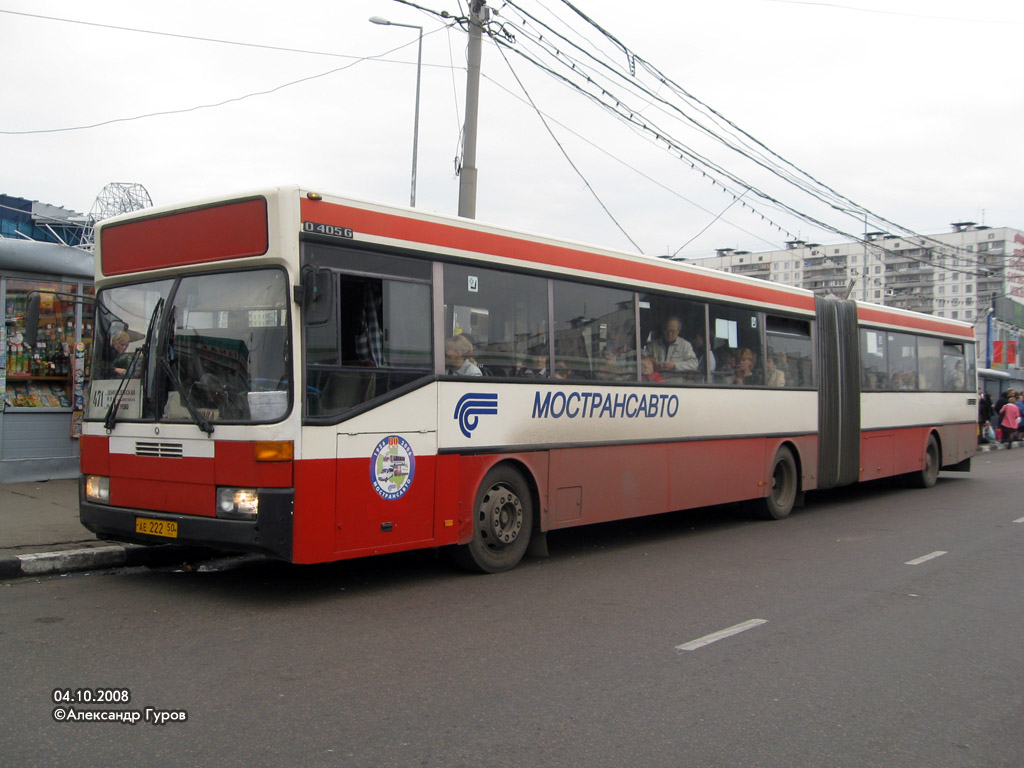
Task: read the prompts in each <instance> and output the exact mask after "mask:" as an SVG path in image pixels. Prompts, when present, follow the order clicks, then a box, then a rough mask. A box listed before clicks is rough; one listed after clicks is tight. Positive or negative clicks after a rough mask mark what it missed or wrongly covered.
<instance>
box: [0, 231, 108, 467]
mask: <svg viewBox="0 0 1024 768" xmlns="http://www.w3.org/2000/svg"><path fill="white" fill-rule="evenodd" d="M92 282H93V255H92V254H91V253H89V252H88V251H85V250H82V249H80V248H71V247H68V246H63V245H55V244H52V243H39V242H31V241H17V240H10V239H5V240H0V306H2V307H3V309H4V322H3V325H2V326H0V401H2V407H0V483H9V482H24V481H31V480H50V479H56V478H70V477H75V476H76V475H77V474H78V471H79V467H78V437H79V434H80V431H81V416H82V413H83V410H84V399H83V398H84V393H85V383H86V375H87V374H88V371H89V356H90V354H91V351H92V333H93V331H92V329H93V307H92V303H91V302H90V301H83V300H82V299H83V297H92V296H93V293H94V291H93V287H92ZM35 292H38V293H39V296H40V317H39V328H38V335H37V338H36V342H35V344H34V345H32V346H31V347H30V346H29V344H28V343H27V340H26V338H25V311H26V309H27V307H28V302H29V298H30V296H31V295H32V294H33V293H35Z"/></svg>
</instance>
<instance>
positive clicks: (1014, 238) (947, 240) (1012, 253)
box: [696, 222, 1024, 379]
mask: <svg viewBox="0 0 1024 768" xmlns="http://www.w3.org/2000/svg"><path fill="white" fill-rule="evenodd" d="M696 263H699V264H701V265H703V266H706V267H711V268H713V269H721V270H724V271H726V272H733V273H737V274H744V275H748V276H750V277H757V278H761V279H763V280H771V281H773V282H778V283H785V284H786V285H794V286H798V287H801V288H806V289H807V290H810V291H813V292H815V293H817V294H825V293H835V294H838V295H844V294H846V293H847V292H849V297H850V298H852V299H856V300H858V301H869V302H873V303H876V304H884V305H886V306H891V307H900V308H902V309H909V310H913V311H915V312H926V313H928V314H933V315H936V316H938V317H946V318H951V319H954V320H963V321H966V322H971V323H974V324H975V329H976V333H977V338H978V362H979V365H981V366H982V367H989V368H997V369H1002V370H1007V371H1009V372H1012V373H1013V374H1014V375H1013V378H1015V379H1017V378H1022V379H1024V372H1022V371H1021V368H1022V364H1024V354H1022V353H1020V352H1018V351H1019V350H1024V327H1022V326H1024V322H1022V319H1024V231H1022V230H1019V229H1013V228H1010V227H988V226H983V225H980V224H976V223H974V222H956V223H954V224H952V229H951V231H950V232H945V233H941V234H935V235H915V236H912V237H903V236H897V235H891V234H887V233H883V232H870V233H868V234H867V235H866V237H865V238H864V240H863V242H847V243H837V244H830V245H822V244H819V243H809V242H804V241H800V240H794V241H791V242H788V243H786V248H785V249H784V250H777V251H764V252H759V253H754V252H749V251H738V250H733V249H731V248H723V249H721V250H719V251H718V253H717V255H716V256H713V257H709V258H706V259H701V260H699V261H698V262H696ZM990 339H991V343H990ZM996 342H999V343H996ZM1011 349H1013V350H1015V352H1014V353H1013V354H1012V355H1011V354H1010V352H1009V350H1011Z"/></svg>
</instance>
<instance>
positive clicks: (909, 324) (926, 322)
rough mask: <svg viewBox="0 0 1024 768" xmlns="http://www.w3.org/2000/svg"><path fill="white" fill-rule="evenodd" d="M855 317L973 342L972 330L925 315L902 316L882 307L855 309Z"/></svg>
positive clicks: (869, 321)
mask: <svg viewBox="0 0 1024 768" xmlns="http://www.w3.org/2000/svg"><path fill="white" fill-rule="evenodd" d="M857 317H858V319H859V320H860V321H861V322H864V323H884V324H886V325H897V326H900V327H901V328H914V329H916V330H919V331H931V332H932V333H942V334H946V335H949V336H959V337H961V338H963V339H967V340H973V339H974V330H973V328H964V327H963V326H961V325H955V324H953V323H946V322H943V321H942V320H941V319H938V318H935V317H930V316H927V315H904V314H900V313H897V312H887V311H886V310H885V309H884V308H882V307H865V306H863V305H859V306H858V307H857Z"/></svg>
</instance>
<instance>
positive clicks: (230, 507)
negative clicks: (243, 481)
mask: <svg viewBox="0 0 1024 768" xmlns="http://www.w3.org/2000/svg"><path fill="white" fill-rule="evenodd" d="M259 508H260V495H259V492H258V491H257V490H256V489H255V488H218V489H217V517H220V518H224V519H225V520H255V519H256V514H257V513H258V512H259Z"/></svg>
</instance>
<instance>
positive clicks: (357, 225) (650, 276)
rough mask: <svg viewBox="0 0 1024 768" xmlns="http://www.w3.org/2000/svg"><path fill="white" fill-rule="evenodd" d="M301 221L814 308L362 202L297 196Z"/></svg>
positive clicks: (767, 292)
mask: <svg viewBox="0 0 1024 768" xmlns="http://www.w3.org/2000/svg"><path fill="white" fill-rule="evenodd" d="M301 213H302V219H303V221H315V222H317V223H320V224H331V225H334V226H338V227H343V228H346V229H351V230H353V231H354V232H358V233H360V234H365V235H372V236H375V237H386V238H390V239H393V240H402V241H405V242H408V243H411V244H414V245H426V246H431V245H433V246H438V247H442V248H452V249H456V250H461V251H468V252H471V253H478V254H482V255H490V256H501V257H505V258H510V259H518V260H520V261H525V262H529V263H532V264H541V265H545V266H551V267H556V268H561V269H573V270H579V271H582V272H590V273H593V274H598V275H605V276H608V277H614V278H619V279H623V278H625V279H628V280H638V281H647V282H652V283H660V284H662V285H671V286H676V287H679V288H686V289H688V290H692V291H700V292H704V293H718V294H723V295H726V296H729V297H732V298H735V299H743V300H746V301H756V302H761V303H766V304H776V305H779V306H786V307H792V308H794V309H802V310H807V311H814V297H813V296H809V295H800V294H795V293H790V292H787V291H779V290H776V289H773V288H772V287H771V285H770V284H769V283H767V282H766V283H765V284H764V286H760V285H751V284H748V283H744V282H740V281H733V280H728V279H726V278H721V277H715V276H714V275H704V274H700V273H696V272H690V271H682V270H677V269H670V268H668V267H666V266H662V265H659V264H657V263H653V262H652V263H650V264H645V263H643V262H640V261H637V260H634V259H630V258H624V257H621V256H609V255H605V254H601V253H598V252H595V251H584V250H579V249H576V248H570V247H567V246H561V245H553V244H551V243H544V242H539V241H536V240H526V239H523V238H518V237H512V236H509V235H503V234H498V233H495V232H481V231H480V230H477V229H472V228H469V227H460V226H455V225H452V224H444V223H440V222H435V221H423V220H421V219H414V218H410V217H406V216H396V215H394V214H389V213H379V212H377V211H368V210H364V209H362V208H355V207H352V206H346V205H339V204H336V203H327V202H322V201H320V202H318V201H312V200H308V199H303V200H302V201H301Z"/></svg>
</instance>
